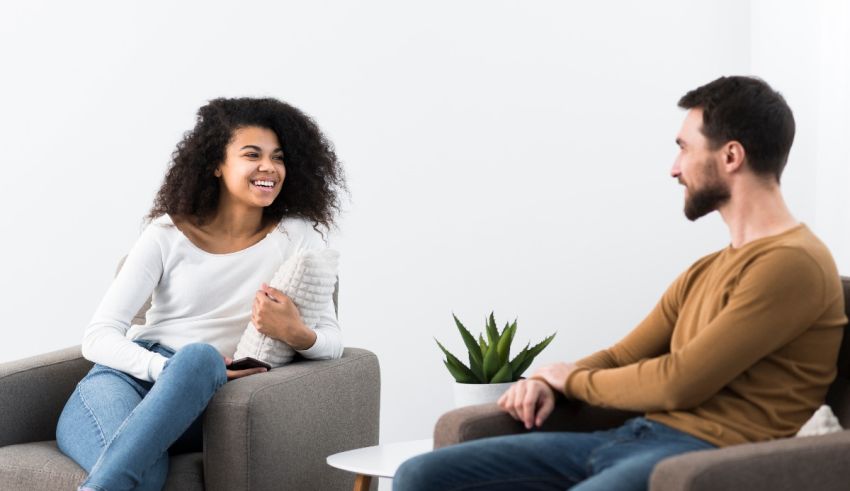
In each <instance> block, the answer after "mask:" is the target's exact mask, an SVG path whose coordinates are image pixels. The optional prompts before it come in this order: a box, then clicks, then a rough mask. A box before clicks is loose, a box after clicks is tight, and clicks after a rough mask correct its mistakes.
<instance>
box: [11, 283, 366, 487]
mask: <svg viewBox="0 0 850 491" xmlns="http://www.w3.org/2000/svg"><path fill="white" fill-rule="evenodd" d="M334 301H335V302H336V295H334ZM149 306H150V305H149V304H147V305H145V307H143V308H142V310H141V311H140V312H139V314H138V316H137V318H136V320H135V321H136V322H138V321H140V320H141V321H142V322H143V321H144V313H145V312H146V311H147V309H148V308H149ZM91 367H92V364H91V362H89V361H88V360H86V359H84V358H83V357H82V354H81V352H80V347H79V346H76V347H73V348H68V349H64V350H61V351H56V352H53V353H47V354H44V355H39V356H34V357H31V358H26V359H23V360H19V361H14V362H9V363H2V364H0V415H2V416H0V489H4V490H5V489H27V490H30V489H33V490H36V489H37V490H57V491H59V490H61V491H67V490H69V489H76V486H78V485H79V484H80V483H82V481H83V480H84V479H85V477H86V472H85V471H84V470H83V469H82V468H81V467H79V466H78V465H77V464H76V463H75V462H74V461H73V460H71V459H70V458H68V457H66V456H65V455H64V454H62V453H61V452H60V451H59V450H58V448H57V447H56V441H55V439H56V436H55V430H56V423H57V421H58V419H59V414H60V413H61V411H62V408H63V407H64V405H65V402H66V401H67V400H68V397H70V395H71V392H73V390H74V387H75V386H76V384H77V382H79V380H80V379H82V378H83V376H84V375H85V374H86V373H87V372H88V371H89V369H90V368H91ZM379 399H380V370H379V367H378V359H377V357H376V356H375V355H374V354H373V353H371V352H369V351H366V350H364V349H357V348H346V349H345V352H344V353H343V356H342V358H341V359H339V360H327V361H312V360H311V361H308V360H303V359H302V360H299V361H296V362H294V363H292V364H289V365H286V366H284V367H281V368H276V369H273V370H271V371H270V372H267V373H262V374H257V375H252V376H250V377H245V378H241V379H237V380H233V381H230V382H228V383H227V384H225V385H224V386H223V387H222V388H221V389H219V391H218V392H217V393H216V394H215V396H214V397H213V399H212V400H211V401H210V404H209V406H208V407H207V409H206V412H205V415H204V424H203V426H204V451H203V452H198V453H189V454H182V455H176V456H172V457H171V462H170V469H169V474H168V480H167V482H166V486H165V489H167V490H175V491H177V490H179V491H190V490H210V491H213V490H228V491H234V490H249V489H250V490H251V491H255V490H272V489H274V490H283V489H293V490H311V489H315V490H334V489H339V490H343V489H351V483H352V476H351V474H349V473H347V472H344V471H341V470H337V469H333V468H331V467H329V466H328V465H327V464H326V462H325V458H326V457H327V456H328V455H331V454H333V453H337V452H341V451H343V450H349V449H352V448H356V447H366V446H371V445H377V443H378V415H379Z"/></svg>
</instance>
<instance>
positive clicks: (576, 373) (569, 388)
mask: <svg viewBox="0 0 850 491" xmlns="http://www.w3.org/2000/svg"><path fill="white" fill-rule="evenodd" d="M589 373H590V369H588V368H576V369H575V370H573V371H572V372H570V374H569V375H567V380H566V381H565V382H564V395H565V396H567V397H569V398H571V399H580V397H578V394H580V393H581V392H583V391H582V390H581V387H582V386H583V385H584V384H585V382H587V377H588V374H589Z"/></svg>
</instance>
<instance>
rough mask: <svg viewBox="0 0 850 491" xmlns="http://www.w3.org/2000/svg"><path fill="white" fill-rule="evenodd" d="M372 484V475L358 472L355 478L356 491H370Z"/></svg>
mask: <svg viewBox="0 0 850 491" xmlns="http://www.w3.org/2000/svg"><path fill="white" fill-rule="evenodd" d="M371 485H372V476H366V475H363V474H357V477H356V478H354V491H369V487H370V486H371Z"/></svg>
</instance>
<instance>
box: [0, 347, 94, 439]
mask: <svg viewBox="0 0 850 491" xmlns="http://www.w3.org/2000/svg"><path fill="white" fill-rule="evenodd" d="M91 367H92V363H91V362H90V361H88V360H86V359H85V358H83V355H82V352H81V351H80V347H79V346H74V347H73V348H66V349H63V350H59V351H53V352H51V353H45V354H42V355H36V356H32V357H30V358H24V359H22V360H16V361H11V362H6V363H0V415H2V417H0V447H3V446H6V445H14V444H16V443H29V442H38V441H43V440H55V439H56V423H57V421H59V414H60V413H61V412H62V408H64V407H65V402H66V401H67V400H68V397H70V395H71V392H73V391H74V387H76V385H77V382H79V381H80V380H81V379H82V378H83V377H84V376H85V374H86V372H88V371H89V370H90V369H91Z"/></svg>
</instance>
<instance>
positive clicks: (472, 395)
mask: <svg viewBox="0 0 850 491" xmlns="http://www.w3.org/2000/svg"><path fill="white" fill-rule="evenodd" d="M513 384H514V382H506V383H503V384H460V383H457V382H455V384H454V392H455V407H463V406H473V405H475V404H487V403H490V402H496V401H498V400H499V397H502V394H504V393H505V391H507V390H508V387H510V386H511V385H513Z"/></svg>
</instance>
